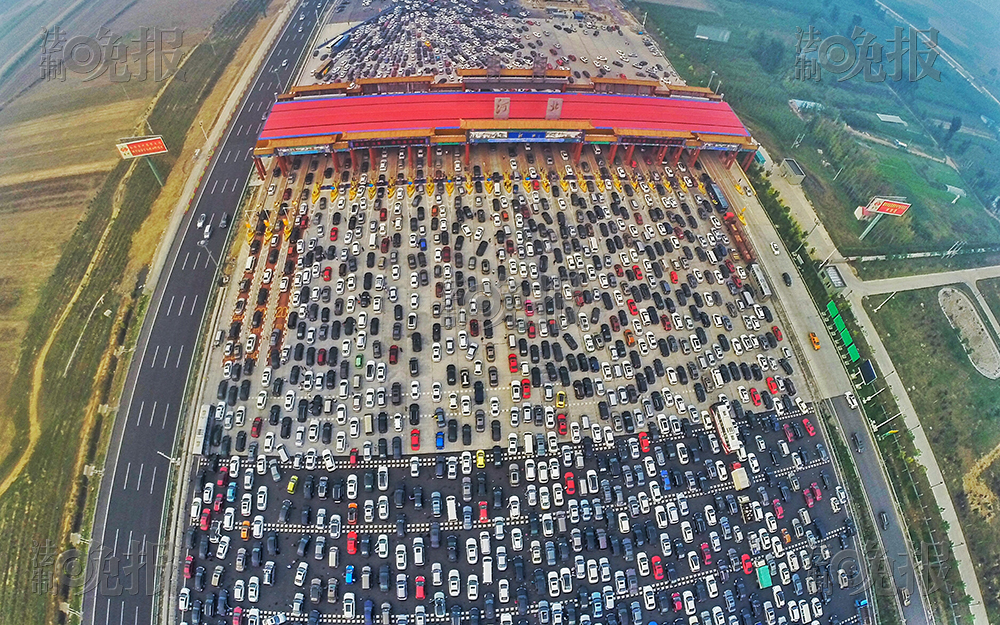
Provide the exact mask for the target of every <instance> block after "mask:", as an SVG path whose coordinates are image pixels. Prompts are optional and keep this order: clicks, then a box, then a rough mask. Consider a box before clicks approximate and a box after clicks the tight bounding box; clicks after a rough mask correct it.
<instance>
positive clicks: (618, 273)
mask: <svg viewBox="0 0 1000 625" xmlns="http://www.w3.org/2000/svg"><path fill="white" fill-rule="evenodd" d="M615 275H616V276H618V277H619V278H621V277H622V276H624V275H625V269H624V268H623V267H622V266H621V265H615Z"/></svg>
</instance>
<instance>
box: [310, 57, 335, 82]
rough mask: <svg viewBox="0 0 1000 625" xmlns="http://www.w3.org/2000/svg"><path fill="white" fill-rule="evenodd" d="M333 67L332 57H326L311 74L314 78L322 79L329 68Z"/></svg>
mask: <svg viewBox="0 0 1000 625" xmlns="http://www.w3.org/2000/svg"><path fill="white" fill-rule="evenodd" d="M331 67H333V59H327V60H326V62H324V63H323V64H322V65H320V66H319V68H318V69H317V70H316V71H315V72H313V76H314V77H315V78H316V80H323V79H324V78H326V75H327V74H329V73H330V68H331Z"/></svg>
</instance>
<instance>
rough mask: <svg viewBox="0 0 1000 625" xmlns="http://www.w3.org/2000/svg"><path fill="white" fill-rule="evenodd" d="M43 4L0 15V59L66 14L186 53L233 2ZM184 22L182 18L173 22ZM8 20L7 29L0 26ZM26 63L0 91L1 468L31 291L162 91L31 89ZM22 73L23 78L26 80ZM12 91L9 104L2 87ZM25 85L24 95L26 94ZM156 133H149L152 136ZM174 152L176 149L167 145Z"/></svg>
mask: <svg viewBox="0 0 1000 625" xmlns="http://www.w3.org/2000/svg"><path fill="white" fill-rule="evenodd" d="M50 4H52V5H55V3H54V2H46V1H45V0H42V1H41V2H37V3H35V4H33V5H31V6H28V7H21V8H19V9H17V10H14V9H11V10H8V11H3V9H0V24H3V25H2V26H0V51H2V52H3V53H4V56H3V57H0V58H4V59H7V61H5V63H4V64H0V74H2V73H3V71H4V68H5V67H6V64H9V63H10V59H12V58H13V57H14V56H16V54H17V51H18V49H20V47H21V46H22V45H23V43H22V42H23V41H24V37H28V39H31V38H32V37H33V38H34V39H35V40H37V39H38V38H39V33H40V32H41V31H42V30H43V28H44V26H45V25H46V24H47V22H46V20H51V19H54V16H60V15H61V14H63V13H64V12H65V13H67V14H71V18H67V19H66V20H64V21H62V22H60V28H62V29H64V30H66V31H67V32H68V33H71V34H91V31H96V29H97V28H98V27H99V26H100V25H105V24H106V25H108V26H109V27H110V28H111V29H112V30H114V31H115V32H129V31H133V30H135V29H137V28H139V27H141V26H151V25H156V26H158V27H161V28H172V27H176V28H180V29H183V30H184V31H185V32H184V37H183V43H184V48H185V49H187V48H189V47H190V46H192V45H194V44H196V43H198V42H199V41H201V40H202V39H203V38H204V34H205V32H204V28H205V25H206V24H211V23H212V22H213V21H214V20H215V18H216V17H217V16H218V15H219V14H221V13H222V12H223V10H225V9H226V8H227V7H228V6H229V5H230V4H231V0H209V1H208V2H193V1H191V0H181V2H180V3H177V2H174V3H167V4H164V3H161V2H156V1H155V0H138V1H137V0H105V1H103V2H94V3H83V4H81V3H70V4H68V5H67V4H66V3H60V4H59V7H58V8H52V7H48V5H50ZM178 16H183V17H178ZM5 20H6V21H5ZM37 47H38V46H36V45H34V44H32V48H33V51H30V52H29V53H28V56H26V57H25V61H24V62H25V63H26V64H27V65H26V69H24V70H23V71H22V72H21V74H17V73H15V74H8V75H7V77H6V80H3V81H2V82H3V87H4V89H0V103H2V106H3V108H2V109H0V136H3V137H4V148H5V149H4V151H3V153H2V154H0V339H2V340H3V341H4V345H5V349H4V350H2V351H0V415H4V416H0V463H3V461H4V459H5V458H6V457H7V454H8V452H9V450H10V444H11V440H12V437H11V436H9V434H10V433H11V431H12V425H11V423H10V422H9V421H8V419H7V416H6V415H9V414H10V411H9V410H8V409H7V408H8V403H7V402H8V399H9V398H8V393H9V391H10V388H9V385H10V380H11V378H12V376H11V375H10V374H11V372H12V371H13V369H14V367H15V365H16V362H17V360H18V358H19V349H18V347H19V345H20V343H21V338H22V337H23V333H24V331H25V328H26V327H27V321H28V319H29V317H30V316H31V314H32V313H33V312H34V309H35V305H36V304H37V302H38V297H37V296H38V289H39V288H40V287H41V286H42V285H43V284H44V282H45V280H46V279H47V278H48V276H49V274H50V272H51V271H52V268H53V267H54V266H55V264H56V262H57V261H58V260H59V256H60V253H61V249H62V246H63V244H64V243H65V242H66V241H67V240H68V238H69V236H70V234H71V233H72V232H73V230H74V228H75V227H76V225H77V222H78V221H79V220H80V218H81V216H82V215H83V213H84V211H85V210H86V208H87V205H88V203H89V202H90V200H91V198H92V197H93V195H94V193H95V191H96V190H97V189H98V188H99V187H100V184H101V182H102V181H103V179H104V178H105V176H106V175H107V173H108V172H109V171H111V169H112V168H113V167H114V166H115V165H116V164H117V162H118V159H119V157H118V153H117V151H116V150H115V148H114V144H115V142H116V141H117V140H118V139H119V138H121V137H127V136H132V135H134V134H137V133H138V132H142V133H145V132H146V131H145V130H143V129H139V130H137V128H136V125H137V122H138V120H140V119H141V118H142V116H143V115H144V113H145V111H146V109H147V108H148V106H149V103H150V101H151V99H152V97H153V96H154V95H155V93H156V92H157V90H158V89H159V88H160V86H161V85H159V84H158V83H156V82H154V81H153V80H146V81H130V82H127V83H111V82H110V81H109V80H108V79H107V76H104V77H102V78H100V79H97V80H94V81H91V82H81V81H80V79H79V77H74V76H73V75H70V77H69V79H68V80H67V81H65V82H59V81H38V80H37V79H38V74H39V69H38V63H39V54H40V51H39V50H36V49H34V48H37ZM25 72H27V73H25ZM12 84H16V85H18V89H17V93H18V95H17V97H16V98H15V99H13V100H10V97H11V96H12V94H13V93H14V92H11V91H10V90H9V88H10V87H11V85H12ZM28 85H31V87H30V89H27V90H26V91H24V90H23V89H24V87H26V86H28ZM153 130H154V132H155V130H156V129H155V128H154V129H153ZM170 147H173V148H175V149H178V150H179V149H180V146H170Z"/></svg>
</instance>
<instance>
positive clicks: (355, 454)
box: [348, 447, 358, 465]
mask: <svg viewBox="0 0 1000 625" xmlns="http://www.w3.org/2000/svg"><path fill="white" fill-rule="evenodd" d="M348 463H349V464H351V465H355V464H357V463H358V448H357V447H352V448H351V457H350V459H349V460H348Z"/></svg>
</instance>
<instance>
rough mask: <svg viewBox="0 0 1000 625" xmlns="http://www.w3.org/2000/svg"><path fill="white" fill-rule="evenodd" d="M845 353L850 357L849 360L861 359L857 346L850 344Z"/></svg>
mask: <svg viewBox="0 0 1000 625" xmlns="http://www.w3.org/2000/svg"><path fill="white" fill-rule="evenodd" d="M847 355H848V356H850V357H851V362H857V361H859V360H860V359H861V354H859V353H858V346H857V345H851V346H850V347H848V348H847Z"/></svg>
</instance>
